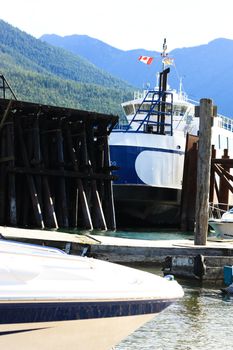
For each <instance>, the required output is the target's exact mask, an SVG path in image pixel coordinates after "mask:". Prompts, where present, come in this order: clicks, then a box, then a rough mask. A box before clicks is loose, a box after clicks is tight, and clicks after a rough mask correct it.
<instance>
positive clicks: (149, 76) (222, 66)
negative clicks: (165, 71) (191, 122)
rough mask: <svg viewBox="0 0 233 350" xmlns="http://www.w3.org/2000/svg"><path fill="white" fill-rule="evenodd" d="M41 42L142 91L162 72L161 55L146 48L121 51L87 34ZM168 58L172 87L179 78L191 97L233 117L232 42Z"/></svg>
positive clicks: (179, 52) (185, 50) (218, 42)
mask: <svg viewBox="0 0 233 350" xmlns="http://www.w3.org/2000/svg"><path fill="white" fill-rule="evenodd" d="M41 39H42V40H43V41H46V42H48V43H50V44H52V45H55V46H59V47H62V48H64V49H66V50H69V51H70V52H72V53H74V54H77V55H80V56H82V57H84V58H86V59H88V60H89V61H90V62H92V63H94V64H95V65H96V66H98V67H101V68H102V69H104V70H105V71H107V72H109V73H110V74H113V75H114V76H117V77H119V78H121V79H123V80H126V81H128V82H129V83H130V84H132V85H134V86H137V87H139V88H142V87H143V85H144V84H145V83H148V82H149V83H150V85H151V86H154V85H155V80H156V72H158V71H160V70H161V57H160V54H159V53H158V52H153V51H146V50H143V49H138V50H130V51H122V50H119V49H116V48H113V47H112V46H109V45H107V44H105V43H103V42H102V41H99V40H97V39H93V38H90V37H88V36H85V35H71V36H65V37H60V36H57V35H43V36H42V38H41ZM161 44H162V42H161ZM161 46H162V45H161ZM168 48H169V43H168ZM140 55H146V56H153V57H154V61H153V64H152V65H150V66H147V65H144V64H142V63H140V62H139V61H138V57H139V56H140ZM169 55H170V56H171V57H173V58H174V62H175V66H173V67H171V74H170V76H169V83H170V85H171V86H172V87H173V88H176V89H178V88H179V78H182V80H183V86H184V89H185V91H186V93H187V94H188V96H189V97H190V98H192V99H194V100H199V99H200V98H203V97H207V98H212V99H213V100H214V103H215V104H216V105H217V106H218V110H219V112H221V113H223V114H226V115H229V116H233V106H232V95H233V84H232V81H233V60H232V57H233V40H228V39H216V40H214V41H212V42H210V43H208V44H207V45H200V46H196V47H190V48H181V49H175V50H173V51H171V52H170V53H169Z"/></svg>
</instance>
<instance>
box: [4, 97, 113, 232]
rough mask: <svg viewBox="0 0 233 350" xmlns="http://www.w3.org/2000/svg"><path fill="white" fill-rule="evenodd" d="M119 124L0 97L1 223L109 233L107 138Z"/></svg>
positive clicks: (110, 206) (110, 205)
mask: <svg viewBox="0 0 233 350" xmlns="http://www.w3.org/2000/svg"><path fill="white" fill-rule="evenodd" d="M117 121H118V117H117V116H113V115H106V114H99V113H95V112H88V111H82V110H75V109H69V108H60V107H53V106H48V105H40V104H35V103H29V102H22V101H17V100H12V99H6V98H2V99H0V225H4V226H13V227H28V228H40V229H44V228H48V229H75V228H79V229H88V230H92V229H93V228H94V229H101V230H107V229H111V230H114V229H115V228H116V223H115V212H114V202H113V192H112V181H113V179H114V176H113V175H112V167H111V166H110V161H109V146H108V135H109V134H110V132H111V130H112V128H113V127H114V126H115V124H116V123H117Z"/></svg>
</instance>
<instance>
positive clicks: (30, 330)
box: [0, 327, 46, 336]
mask: <svg viewBox="0 0 233 350" xmlns="http://www.w3.org/2000/svg"><path fill="white" fill-rule="evenodd" d="M41 329H46V328H44V327H43V328H29V329H15V330H13V331H5V332H0V336H1V335H10V334H15V333H24V332H32V331H38V330H41Z"/></svg>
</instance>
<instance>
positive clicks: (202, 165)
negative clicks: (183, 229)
mask: <svg viewBox="0 0 233 350" xmlns="http://www.w3.org/2000/svg"><path fill="white" fill-rule="evenodd" d="M213 115H214V107H213V102H212V100H211V99H201V100H200V107H199V117H200V124H199V144H198V162H197V195H196V214H195V222H196V225H195V240H194V242H195V245H206V241H207V234H208V219H209V186H210V167H211V126H212V118H213Z"/></svg>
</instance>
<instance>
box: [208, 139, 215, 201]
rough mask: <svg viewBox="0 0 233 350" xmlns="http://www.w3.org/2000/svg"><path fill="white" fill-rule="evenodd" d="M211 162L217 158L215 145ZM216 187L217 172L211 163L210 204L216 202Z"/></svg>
mask: <svg viewBox="0 0 233 350" xmlns="http://www.w3.org/2000/svg"><path fill="white" fill-rule="evenodd" d="M211 148H212V149H211V162H212V159H213V158H216V149H215V148H214V145H212V146H211ZM214 186H215V172H214V167H213V164H212V163H211V169H210V197H209V202H210V203H213V202H214Z"/></svg>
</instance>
